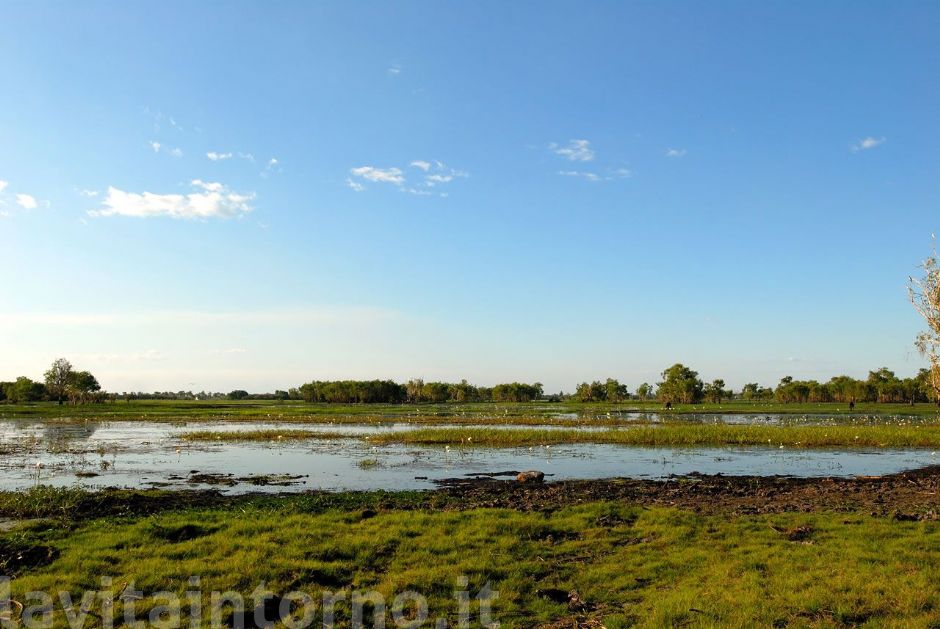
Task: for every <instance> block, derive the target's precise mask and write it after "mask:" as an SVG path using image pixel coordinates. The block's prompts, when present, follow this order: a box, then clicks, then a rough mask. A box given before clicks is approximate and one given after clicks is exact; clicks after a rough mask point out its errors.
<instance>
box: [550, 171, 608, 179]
mask: <svg viewBox="0 0 940 629" xmlns="http://www.w3.org/2000/svg"><path fill="white" fill-rule="evenodd" d="M558 174H559V175H562V176H564V177H583V178H584V179H587V180H588V181H600V180H601V178H600V175H598V174H597V173H591V172H585V171H580V170H559V171H558Z"/></svg>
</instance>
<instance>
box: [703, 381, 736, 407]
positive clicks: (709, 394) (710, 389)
mask: <svg viewBox="0 0 940 629" xmlns="http://www.w3.org/2000/svg"><path fill="white" fill-rule="evenodd" d="M703 392H704V394H705V399H706V400H708V401H709V402H714V403H715V404H720V403H721V400H722V398H725V397H731V394H730V392H729V391H725V381H724V380H722V379H720V378H719V379H717V380H713V381H712V382H710V383H709V384H706V385H705V388H704V391H703Z"/></svg>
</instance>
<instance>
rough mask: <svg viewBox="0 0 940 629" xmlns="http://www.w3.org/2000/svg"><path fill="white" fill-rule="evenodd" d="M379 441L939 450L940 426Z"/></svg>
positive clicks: (442, 433) (474, 431) (512, 432)
mask: <svg viewBox="0 0 940 629" xmlns="http://www.w3.org/2000/svg"><path fill="white" fill-rule="evenodd" d="M369 440H370V441H371V442H373V443H407V444H414V445H419V444H420V445H464V446H494V447H520V446H538V445H555V444H570V443H606V444H616V445H626V446H666V447H683V446H784V447H791V448H828V447H856V448H863V447H865V448H868V447H874V448H934V447H940V425H933V424H931V425H916V424H915V425H903V426H899V425H876V426H841V425H837V426H754V425H740V424H683V423H666V424H661V425H656V426H634V427H630V428H625V429H621V430H598V431H587V430H576V429H573V430H569V429H558V430H533V429H526V428H520V429H493V428H489V429H488V428H476V427H474V428H419V429H416V430H410V431H407V432H398V433H386V434H380V435H374V436H371V437H369Z"/></svg>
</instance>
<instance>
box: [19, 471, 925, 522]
mask: <svg viewBox="0 0 940 629" xmlns="http://www.w3.org/2000/svg"><path fill="white" fill-rule="evenodd" d="M40 492H41V493H40ZM594 501H617V502H624V503H628V504H635V505H639V506H660V507H676V508H680V509H687V510H692V511H695V512H699V513H725V514H729V515H747V514H762V513H784V512H812V511H845V512H860V513H870V514H872V515H878V516H890V517H895V518H898V519H936V518H937V517H940V466H932V467H927V468H923V469H919V470H913V471H909V472H902V473H899V474H893V475H890V476H881V477H864V478H793V477H780V476H769V477H768V476H721V475H711V476H709V475H690V476H683V477H676V478H672V479H668V480H662V481H654V480H636V479H607V480H569V481H556V482H544V483H538V482H535V483H533V482H526V483H520V482H518V481H516V480H515V478H514V477H512V476H509V472H503V473H496V474H493V475H479V474H477V475H473V476H469V477H464V478H459V479H451V480H450V481H446V482H444V483H443V484H442V486H441V487H440V488H439V489H436V490H423V491H400V492H388V491H368V492H359V491H355V492H330V491H307V492H294V493H282V494H264V495H262V494H244V495H236V496H232V495H225V494H223V493H221V492H219V491H215V490H174V491H166V490H157V489H154V490H102V491H96V492H92V491H84V490H78V489H66V490H54V489H51V488H40V489H39V490H37V491H35V492H0V516H5V517H12V518H29V517H58V518H66V519H71V520H79V519H89V518H98V517H113V516H137V515H149V514H154V513H158V512H162V511H171V510H181V509H198V508H247V507H253V508H260V509H265V510H267V509H270V510H272V511H279V510H288V511H292V512H306V513H319V512H323V511H328V510H339V511H348V512H350V513H351V514H354V515H355V514H373V515H374V514H375V513H380V512H382V511H393V510H420V509H424V510H439V511H455V510H466V509H475V508H504V509H517V510H524V511H551V510H554V509H559V508H562V507H566V506H570V505H576V504H580V503H585V502H594ZM363 517H368V516H365V515H363Z"/></svg>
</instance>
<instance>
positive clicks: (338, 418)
mask: <svg viewBox="0 0 940 629" xmlns="http://www.w3.org/2000/svg"><path fill="white" fill-rule="evenodd" d="M622 412H656V413H667V414H670V415H683V414H688V413H729V414H742V413H751V414H765V413H766V414H770V413H784V414H788V415H820V414H821V415H831V416H840V415H852V414H855V415H870V416H895V415H905V416H907V415H916V416H924V417H938V416H940V409H938V408H937V406H935V405H932V404H917V405H914V406H911V405H908V404H873V403H872V404H859V405H857V406H856V408H855V409H854V411H850V410H849V408H848V406H847V405H845V404H778V403H774V402H766V403H752V402H724V403H722V404H694V405H691V404H690V405H677V406H676V407H675V408H674V409H672V410H671V411H665V410H664V409H663V407H662V404H660V403H658V402H639V401H631V402H626V403H622V404H608V403H581V402H559V403H548V402H530V403H519V404H492V403H475V404H456V403H454V404H307V403H304V402H294V401H285V402H274V401H257V400H247V401H205V402H203V401H159V400H158V401H133V402H113V403H106V404H86V405H78V406H72V405H67V404H66V405H61V406H60V405H58V404H55V403H53V402H37V403H32V404H0V419H29V418H79V419H101V420H108V419H111V420H124V421H135V420H144V421H179V420H193V421H196V420H229V421H258V420H268V421H288V422H289V421H297V422H313V423H315V422H327V423H328V422H333V423H341V422H346V423H361V422H364V421H365V422H368V421H389V420H402V421H413V422H422V423H448V422H454V421H459V422H461V423H473V422H479V423H539V422H543V421H544V420H545V419H546V418H548V419H552V420H553V421H555V422H560V423H569V424H571V425H575V424H579V423H585V422H591V423H596V422H600V423H603V422H605V421H607V420H608V417H607V414H608V413H611V414H614V413H622ZM610 419H611V421H622V420H617V419H616V417H613V418H610Z"/></svg>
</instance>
